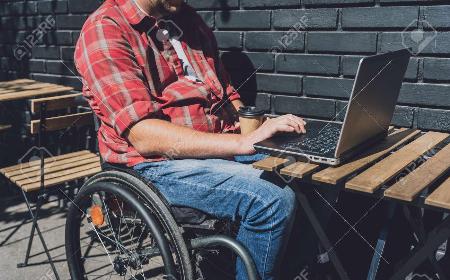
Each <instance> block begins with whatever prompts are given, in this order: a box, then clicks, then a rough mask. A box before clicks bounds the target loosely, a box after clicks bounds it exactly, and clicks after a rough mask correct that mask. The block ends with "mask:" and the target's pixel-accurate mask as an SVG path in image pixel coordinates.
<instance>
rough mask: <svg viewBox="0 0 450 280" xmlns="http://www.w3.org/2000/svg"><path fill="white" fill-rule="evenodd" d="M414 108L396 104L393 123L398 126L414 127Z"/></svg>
mask: <svg viewBox="0 0 450 280" xmlns="http://www.w3.org/2000/svg"><path fill="white" fill-rule="evenodd" d="M414 111H415V109H414V108H411V107H405V106H396V107H395V111H394V116H393V117H392V121H391V124H392V125H394V126H397V127H412V126H413V123H414Z"/></svg>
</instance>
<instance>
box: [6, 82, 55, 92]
mask: <svg viewBox="0 0 450 280" xmlns="http://www.w3.org/2000/svg"><path fill="white" fill-rule="evenodd" d="M58 86H60V85H55V84H49V83H32V84H24V85H15V86H10V87H5V88H0V94H5V93H11V92H19V91H26V90H27V91H28V90H37V89H44V88H46V89H49V88H54V87H58Z"/></svg>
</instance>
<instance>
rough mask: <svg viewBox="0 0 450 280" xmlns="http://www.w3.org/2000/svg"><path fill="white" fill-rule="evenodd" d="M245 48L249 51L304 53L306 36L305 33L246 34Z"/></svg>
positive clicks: (266, 32) (273, 32)
mask: <svg viewBox="0 0 450 280" xmlns="http://www.w3.org/2000/svg"><path fill="white" fill-rule="evenodd" d="M245 47H246V48H247V49H248V50H275V51H276V52H279V51H285V50H288V51H303V50H304V48H305V34H304V33H303V32H295V34H288V32H281V31H263V32H246V33H245Z"/></svg>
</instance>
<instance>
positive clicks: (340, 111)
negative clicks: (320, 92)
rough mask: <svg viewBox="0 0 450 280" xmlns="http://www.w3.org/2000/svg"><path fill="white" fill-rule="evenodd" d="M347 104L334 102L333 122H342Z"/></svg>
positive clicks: (346, 102)
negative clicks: (334, 114) (334, 113)
mask: <svg viewBox="0 0 450 280" xmlns="http://www.w3.org/2000/svg"><path fill="white" fill-rule="evenodd" d="M347 104H348V101H340V100H337V101H336V116H335V120H336V121H341V122H342V121H344V118H345V113H346V112H347V107H346V106H347Z"/></svg>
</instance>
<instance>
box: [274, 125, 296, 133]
mask: <svg viewBox="0 0 450 280" xmlns="http://www.w3.org/2000/svg"><path fill="white" fill-rule="evenodd" d="M277 131H278V132H294V131H295V128H294V127H293V126H291V125H288V124H280V125H279V126H277Z"/></svg>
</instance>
